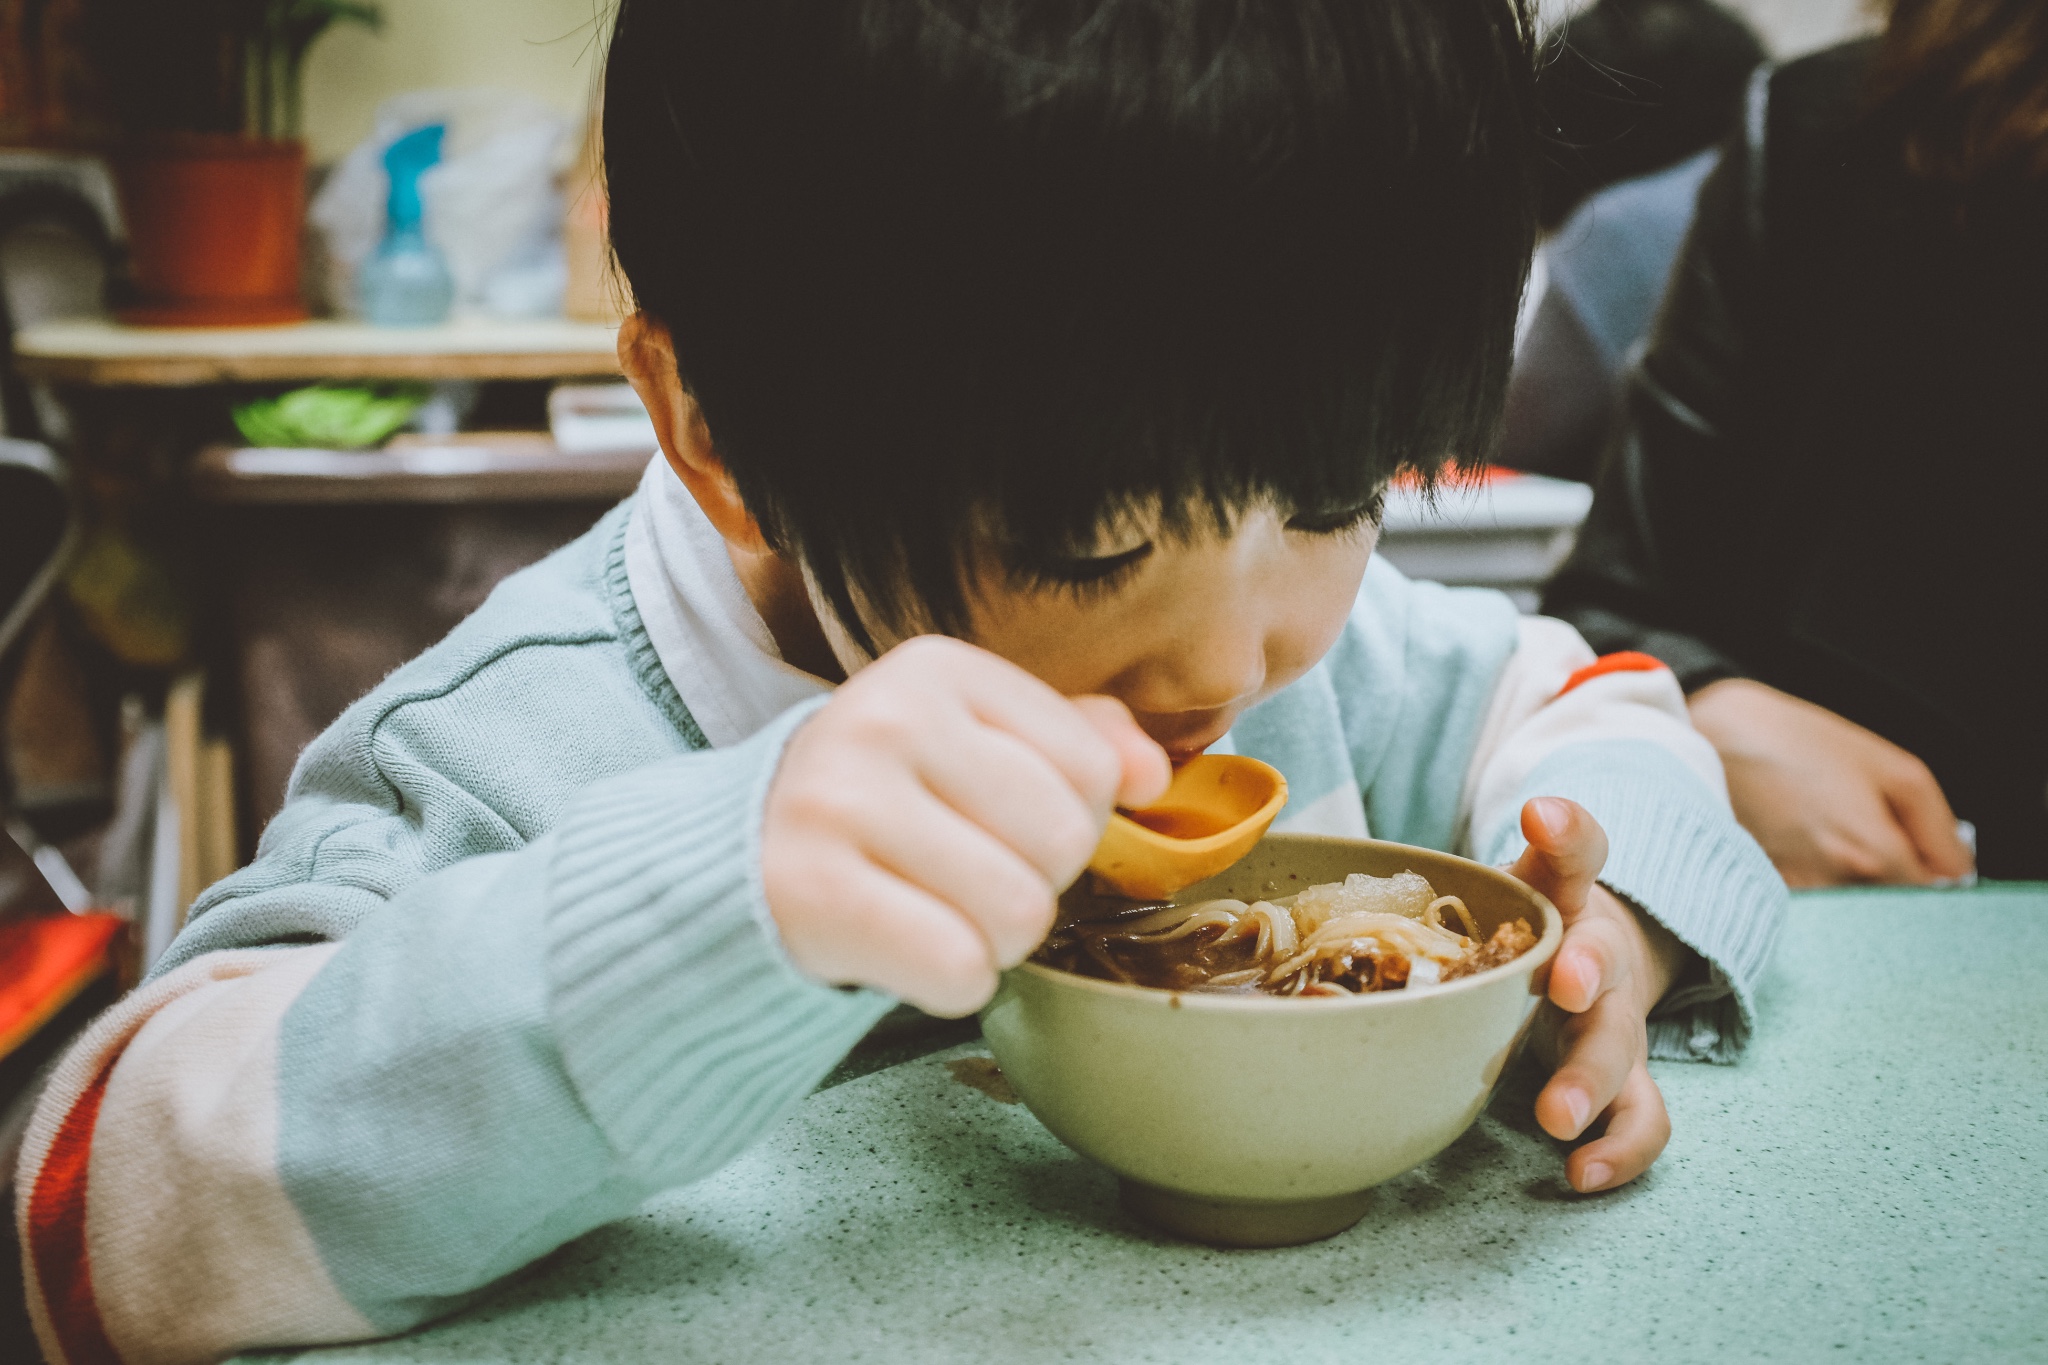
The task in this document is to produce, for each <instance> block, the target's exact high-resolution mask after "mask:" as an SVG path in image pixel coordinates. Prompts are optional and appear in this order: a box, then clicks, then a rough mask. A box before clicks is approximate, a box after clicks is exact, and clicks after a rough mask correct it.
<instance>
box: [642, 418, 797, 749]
mask: <svg viewBox="0 0 2048 1365" xmlns="http://www.w3.org/2000/svg"><path fill="white" fill-rule="evenodd" d="M625 548H626V582H627V584H628V586H629V587H630V588H631V590H632V593H633V605H634V607H635V608H636V609H637V610H638V611H639V613H640V619H641V622H642V624H644V625H645V626H646V628H647V638H648V641H649V643H651V644H652V645H653V646H654V653H655V656H656V657H657V658H658V659H660V660H661V667H662V671H663V672H665V673H666V674H668V679H669V681H670V682H671V683H672V684H674V685H675V689H676V695H678V696H680V697H681V698H682V699H683V705H685V706H686V707H688V708H689V711H690V714H691V716H693V717H695V719H696V721H697V725H698V728H700V729H701V730H703V732H704V738H705V739H707V740H709V741H710V742H711V744H712V746H713V747H715V748H723V747H724V746H726V745H729V744H737V743H739V742H740V741H741V740H743V739H746V738H747V737H748V736H750V735H752V734H753V733H754V732H755V731H757V730H759V729H761V728H762V727H763V726H765V725H767V724H768V722H769V721H771V720H773V719H775V717H777V716H779V715H781V714H782V713H783V712H784V711H786V710H788V709H789V708H790V707H792V706H794V705H796V704H797V703H798V702H803V701H808V700H810V699H811V698H813V697H818V696H823V695H824V694H825V693H827V692H829V691H831V690H832V689H831V684H829V683H827V682H826V681H825V680H824V679H823V678H819V677H817V676H815V675H813V674H810V673H806V672H804V671H803V670H802V669H800V668H798V667H796V666H795V665H793V664H790V663H787V662H785V661H784V659H783V658H782V654H781V652H780V651H779V650H777V649H776V647H775V637H774V636H772V635H770V634H769V633H768V623H767V622H765V621H763V620H762V619H761V613H759V612H758V611H756V610H754V604H753V603H752V602H751V601H749V600H748V598H747V594H746V589H744V588H743V587H741V586H740V579H739V575H738V574H737V573H735V572H734V571H733V567H732V560H731V559H730V558H728V557H727V555H726V552H725V542H724V540H722V539H721V538H720V537H719V534H718V532H717V530H716V529H714V528H713V527H712V525H711V522H710V520H709V519H708V518H706V517H705V515H704V513H703V511H702V510H701V509H700V508H698V506H697V500H696V499H695V498H692V497H691V496H690V494H689V490H688V489H686V488H684V487H683V484H682V480H680V479H678V478H677V477H676V476H675V474H674V473H673V472H672V471H671V470H670V469H669V467H668V462H667V461H666V460H664V459H663V458H662V457H661V456H660V455H656V456H655V457H654V459H653V460H652V461H650V462H649V463H648V466H647V472H646V473H645V474H644V475H642V476H641V479H640V493H639V496H638V497H637V498H635V499H634V502H633V511H632V513H631V516H630V518H629V520H628V521H627V523H626V547H625Z"/></svg>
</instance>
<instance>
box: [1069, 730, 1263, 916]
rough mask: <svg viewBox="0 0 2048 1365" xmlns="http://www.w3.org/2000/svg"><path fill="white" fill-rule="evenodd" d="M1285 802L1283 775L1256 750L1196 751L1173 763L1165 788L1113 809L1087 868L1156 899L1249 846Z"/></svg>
mask: <svg viewBox="0 0 2048 1365" xmlns="http://www.w3.org/2000/svg"><path fill="white" fill-rule="evenodd" d="M1286 804H1287V779H1286V778H1284V777H1282V776H1281V775H1280V770H1279V769H1277V768H1275V767H1273V766H1272V765H1270V764H1267V763H1261V762H1259V760H1257V759H1256V758H1243V757H1240V756H1238V755H1235V754H1203V755H1201V756H1199V757H1197V758H1192V759H1189V760H1188V761H1187V762H1186V763H1183V764H1181V765H1180V767H1179V768H1177V769H1175V770H1174V774H1173V785H1172V786H1170V787H1168V788H1167V789H1166V795H1165V796H1162V797H1160V798H1159V800H1158V801H1157V802H1155V803H1153V804H1152V805H1150V806H1147V807H1146V808H1145V809H1144V810H1141V811H1118V812H1116V813H1115V814H1114V815H1112V816H1110V817H1109V828H1108V829H1106V830H1104V831H1103V833H1102V842H1101V843H1100V844H1098V845H1096V848H1095V856H1094V857H1093V858H1091V859H1089V861H1088V870H1089V871H1090V872H1092V873H1094V874H1095V877H1096V880H1097V881H1098V882H1099V883H1101V884H1102V886H1103V887H1105V888H1106V889H1108V890H1110V891H1114V892H1115V893H1116V894H1118V895H1120V896H1128V897H1130V898H1131V899H1133V900H1163V899H1164V898H1166V897H1168V896H1171V895H1173V894H1174V893H1175V892H1177V891H1184V890H1186V889H1187V888H1188V887H1190V886H1193V885H1194V884H1195V883H1196V882H1198V881H1201V880H1202V879H1203V878H1205V877H1213V876H1215V875H1216V874H1217V873H1218V872H1221V871H1222V870H1223V869H1224V868H1226V867H1229V866H1230V865H1231V864H1232V863H1234V862H1236V861H1237V860H1238V859H1239V858H1242V857H1243V856H1244V855H1245V854H1247V853H1249V852H1251V848H1252V845H1253V844H1256V843H1257V842H1258V841H1259V840H1260V839H1262V838H1264V837H1265V833H1266V829H1267V827H1268V826H1270V825H1271V824H1272V823H1273V818H1274V817H1275V816H1277V815H1278V814H1280V808H1281V807H1282V806H1284V805H1286Z"/></svg>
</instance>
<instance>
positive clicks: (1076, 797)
mask: <svg viewBox="0 0 2048 1365" xmlns="http://www.w3.org/2000/svg"><path fill="white" fill-rule="evenodd" d="M918 776H919V777H920V778H922V779H923V781H924V784H925V786H926V787H927V788H929V789H930V791H931V792H932V794H933V795H934V796H936V797H937V798H938V799H939V800H941V801H943V802H945V803H946V804H947V805H948V806H950V807H952V808H953V809H954V810H956V811H958V812H960V814H961V815H963V816H965V817H966V818H967V819H969V820H971V821H973V822H974V823H975V824H976V825H979V826H980V827H981V828H982V829H984V830H987V831H988V832H989V834H991V835H992V836H994V837H995V838H997V839H999V840H1001V841H1002V842H1003V843H1004V844H1005V845H1007V846H1008V847H1009V848H1011V849H1013V850H1015V851H1016V853H1017V854H1018V855H1019V856H1020V857H1022V858H1023V859H1024V860H1025V861H1026V862H1028V863H1030V864H1031V866H1032V867H1034V868H1036V869H1037V870H1038V872H1039V873H1040V875H1041V876H1043V877H1044V879H1045V880H1046V881H1048V882H1050V883H1051V884H1052V885H1053V887H1054V888H1055V889H1059V888H1062V887H1065V886H1067V885H1068V884H1069V883H1071V882H1072V881H1073V880H1074V878H1075V877H1077V876H1079V875H1080V874H1081V869H1082V868H1084V867H1086V866H1087V865H1088V859H1089V857H1090V855H1092V854H1093V853H1094V852H1095V846H1096V845H1097V844H1098V843H1099V842H1101V839H1102V823H1103V819H1104V815H1105V813H1104V812H1103V811H1101V810H1098V809H1097V808H1095V807H1093V806H1091V805H1089V804H1088V803H1087V802H1086V801H1085V800H1084V799H1083V798H1082V796H1081V794H1080V793H1078V792H1076V791H1075V790H1074V789H1073V787H1072V786H1071V785H1070V784H1069V783H1068V782H1067V780H1066V778H1065V777H1064V776H1063V775H1062V774H1061V773H1060V771H1059V770H1058V769H1057V768H1055V767H1053V765H1052V764H1051V763H1049V762H1047V761H1046V759H1045V757H1044V756H1043V755H1041V754H1040V753H1039V752H1038V751H1037V750H1035V749H1033V748H1032V747H1031V746H1030V745H1028V744H1026V743H1025V742H1024V741H1023V740H1021V739H1018V738H1017V737H1016V736H1014V735H1012V734H1010V733H1009V732H1007V731H1004V730H994V729H989V728H987V727H985V726H978V727H974V728H973V729H971V730H970V731H968V732H967V733H965V734H946V735H943V736H935V737H933V738H932V739H930V740H928V741H927V742H926V744H925V745H924V751H923V752H922V753H920V755H919V756H918ZM884 814H886V815H887V816H888V818H890V819H892V820H894V821H895V822H896V823H897V824H898V825H899V826H901V825H902V823H903V821H902V817H901V813H900V812H884Z"/></svg>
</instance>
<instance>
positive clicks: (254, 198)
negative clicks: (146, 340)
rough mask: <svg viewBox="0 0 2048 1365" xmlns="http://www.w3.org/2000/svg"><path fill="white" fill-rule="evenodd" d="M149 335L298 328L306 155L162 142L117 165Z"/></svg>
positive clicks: (129, 317)
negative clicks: (159, 330)
mask: <svg viewBox="0 0 2048 1365" xmlns="http://www.w3.org/2000/svg"><path fill="white" fill-rule="evenodd" d="M115 176H116V179H117V180H118V181H119V184H120V189H121V212H122V216H123V217H124V218H126V220H127V227H128V249H129V255H130V258H131V260H132V262H133V266H134V272H135V283H136V286H137V291H138V293H139V295H140V297H139V298H138V300H137V302H136V303H135V305H134V306H133V307H130V308H124V309H122V310H121V312H120V318H121V320H122V321H123V322H127V323H133V324H136V325H139V326H145V327H243V326H254V325H260V324H264V323H284V322H297V321H299V320H300V319H302V318H304V317H305V316H306V305H305V301H304V300H303V298H301V296H300V291H299V238H300V233H301V232H302V231H303V229H304V224H305V221H306V148H305V144H304V143H300V142H273V141H265V140H261V139H256V138H245V137H237V136H233V135H230V134H184V135H179V136H175V137H165V138H159V139H152V140H150V141H148V142H145V143H143V144H141V145H139V146H137V147H134V148H132V149H130V150H129V151H128V152H126V153H125V154H123V155H121V156H120V157H118V158H116V161H115Z"/></svg>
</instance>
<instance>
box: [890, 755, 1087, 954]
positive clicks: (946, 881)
mask: <svg viewBox="0 0 2048 1365" xmlns="http://www.w3.org/2000/svg"><path fill="white" fill-rule="evenodd" d="M1069 799H1070V800H1071V798H1069ZM862 834H863V845H864V847H865V850H866V852H867V853H868V856H869V857H870V858H872V859H873V860H874V861H875V862H876V863H878V864H879V865H880V866H881V867H882V868H883V869H884V870H885V871H887V872H890V873H893V874H894V875H895V876H897V877H899V878H901V879H902V880H903V881H904V882H906V883H908V884H909V885H911V886H914V887H916V888H917V889H918V890H920V891H922V892H925V893H927V894H928V895H930V896H932V897H933V898H935V899H936V900H938V901H939V902H940V903H942V904H944V905H946V906H950V907H952V908H953V910H954V911H955V912H957V914H958V915H961V916H964V917H965V918H966V919H967V921H968V922H969V923H970V924H972V925H973V926H974V928H976V929H977V930H979V931H980V933H981V934H982V936H983V938H984V939H986V940H987V942H986V945H985V951H986V953H987V954H988V957H989V960H990V961H991V962H992V963H993V965H994V966H996V967H998V968H1002V967H1014V966H1015V965H1016V964H1018V963H1019V962H1022V961H1023V960H1024V959H1025V958H1026V957H1028V956H1030V954H1031V951H1032V949H1034V948H1036V947H1037V946H1038V945H1039V943H1040V941H1042V940H1043V939H1044V938H1045V935H1046V933H1047V932H1048V931H1049V930H1050V929H1051V928H1052V922H1053V913H1054V910H1055V908H1056V902H1055V896H1056V895H1057V889H1056V888H1055V887H1054V885H1053V884H1052V882H1051V881H1049V880H1048V879H1047V877H1046V875H1045V874H1044V873H1043V872H1041V871H1040V870H1039V869H1037V868H1035V867H1033V866H1032V865H1031V864H1030V863H1028V862H1026V861H1025V860H1024V859H1023V858H1022V857H1020V856H1018V854H1017V852H1016V850H1014V849H1012V848H1011V847H1010V846H1009V845H1008V844H1006V843H1004V842H1003V841H1002V840H1001V839H1000V838H998V837H997V836H996V835H994V834H991V833H990V832H989V831H988V830H985V829H983V828H982V827H981V826H979V825H977V824H975V823H974V822H973V821H972V820H969V819H968V818H967V817H965V816H964V815H962V814H960V812H958V811H957V810H955V809H953V808H952V807H951V806H949V805H947V804H946V803H945V802H944V801H941V800H939V799H938V798H937V797H935V796H933V795H932V794H931V793H929V792H925V791H912V792H909V793H906V794H904V795H903V796H901V797H899V798H898V799H896V800H893V801H891V802H890V803H889V804H888V809H887V810H886V811H877V812H875V813H874V815H873V816H871V817H870V818H869V820H868V822H867V824H866V826H865V827H864V829H863V830H862Z"/></svg>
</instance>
